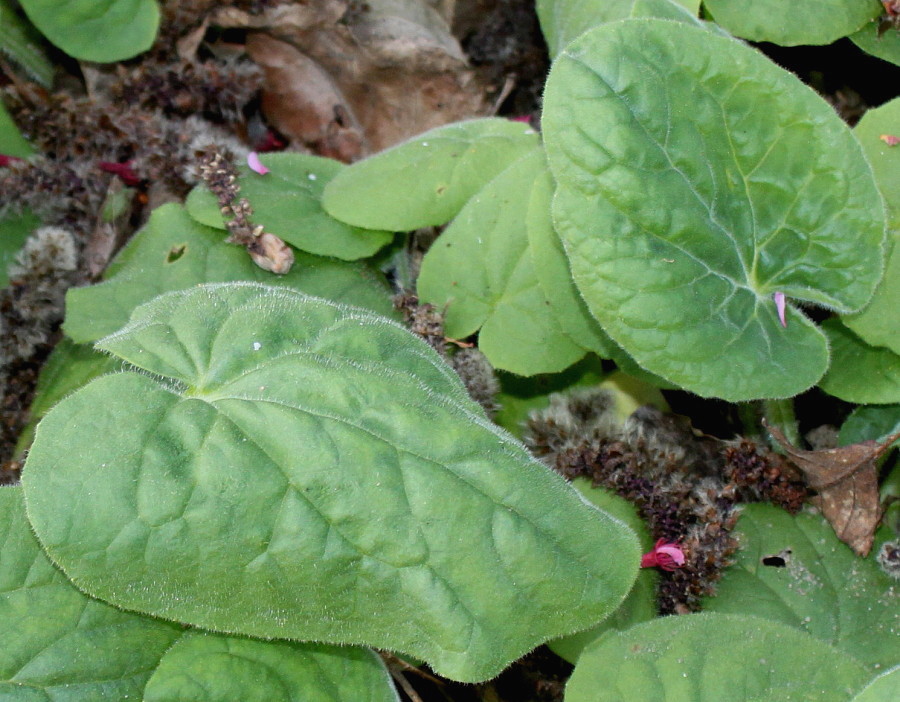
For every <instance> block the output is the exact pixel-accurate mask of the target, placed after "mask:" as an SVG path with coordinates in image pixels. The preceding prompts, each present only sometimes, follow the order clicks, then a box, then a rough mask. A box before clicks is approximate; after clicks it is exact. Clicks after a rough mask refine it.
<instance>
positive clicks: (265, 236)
mask: <svg viewBox="0 0 900 702" xmlns="http://www.w3.org/2000/svg"><path fill="white" fill-rule="evenodd" d="M247 252H248V253H249V254H250V258H252V259H253V262H254V263H255V264H256V265H257V266H259V267H260V268H262V269H263V270H264V271H270V272H272V273H275V274H277V275H284V274H285V273H288V272H289V271H290V270H291V266H293V265H294V252H293V250H292V249H291V247H290V246H288V245H287V244H285V243H284V242H283V241H282V240H281V239H280V238H279V237H277V236H275V235H274V234H269V233H268V232H263V233H262V234H260V235H259V236H258V237H256V239H255V240H254V241H252V242H250V243H249V244H247Z"/></svg>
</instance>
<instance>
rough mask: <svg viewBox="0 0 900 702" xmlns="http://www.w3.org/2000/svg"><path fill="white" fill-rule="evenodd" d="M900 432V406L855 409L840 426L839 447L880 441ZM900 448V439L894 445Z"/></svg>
mask: <svg viewBox="0 0 900 702" xmlns="http://www.w3.org/2000/svg"><path fill="white" fill-rule="evenodd" d="M898 431H900V404H897V405H880V406H879V405H870V406H867V407H857V408H856V409H855V410H853V411H852V412H851V413H850V416H849V417H847V419H846V420H845V421H844V423H843V424H842V425H841V434H840V437H839V439H838V443H839V444H840V445H841V446H848V445H849V444H858V443H860V442H862V441H882V440H883V439H886V438H887V437H889V436H891V435H892V434H896V433H897V432H898ZM894 445H895V446H900V439H897V441H896V442H895V444H894Z"/></svg>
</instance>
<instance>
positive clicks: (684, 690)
mask: <svg viewBox="0 0 900 702" xmlns="http://www.w3.org/2000/svg"><path fill="white" fill-rule="evenodd" d="M868 678H869V674H868V673H867V671H866V669H865V668H864V667H863V666H862V665H860V664H859V663H857V662H856V661H855V660H853V659H852V658H850V657H848V656H846V655H845V654H844V653H842V652H840V651H838V650H836V649H834V648H832V647H831V646H829V645H827V644H825V643H823V642H821V641H819V640H818V639H814V638H813V637H812V636H810V635H809V634H806V633H804V632H802V631H797V630H796V629H794V628H792V627H788V626H785V625H784V624H780V623H777V622H770V621H766V620H765V619H758V618H757V617H746V616H738V615H730V614H712V613H709V614H707V613H703V614H691V615H685V616H680V617H662V618H660V619H655V620H653V621H651V622H647V623H645V624H638V625H637V626H634V627H632V628H631V629H626V630H625V631H621V632H610V633H608V634H606V635H605V636H603V637H602V638H601V639H599V640H598V641H596V642H595V643H593V644H592V645H590V646H588V647H587V648H586V649H585V650H584V653H582V654H581V658H579V659H578V665H576V666H575V671H574V672H573V673H572V677H571V678H570V679H569V684H568V685H567V686H566V702H634V701H635V700H653V702H688V701H691V702H693V701H694V700H715V701H716V702H757V701H761V700H772V701H773V702H774V701H775V700H792V701H794V702H847V700H849V699H850V697H851V696H852V694H853V692H854V691H856V690H859V689H860V688H861V687H862V686H863V685H864V684H865V682H866V681H867V680H868Z"/></svg>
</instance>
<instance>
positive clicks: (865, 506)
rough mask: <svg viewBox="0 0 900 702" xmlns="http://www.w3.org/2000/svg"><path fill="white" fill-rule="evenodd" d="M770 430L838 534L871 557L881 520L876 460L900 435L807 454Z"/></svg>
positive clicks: (859, 553)
mask: <svg viewBox="0 0 900 702" xmlns="http://www.w3.org/2000/svg"><path fill="white" fill-rule="evenodd" d="M768 430H769V431H770V432H772V436H774V437H775V439H776V440H777V441H778V443H779V444H781V446H782V447H783V448H784V450H785V452H786V453H787V455H788V457H789V458H790V460H791V462H792V463H793V464H794V465H795V466H797V468H799V469H800V470H801V471H802V472H803V474H804V476H806V480H807V481H808V482H809V486H810V487H811V488H813V489H814V490H816V491H817V492H818V493H819V495H818V497H817V498H816V500H815V502H816V504H817V505H818V507H819V508H820V509H821V510H822V514H823V516H824V517H825V519H827V520H828V522H829V523H830V524H831V526H832V528H833V529H834V533H835V534H837V536H838V538H839V539H840V540H841V541H843V542H844V543H846V544H847V545H848V546H850V548H852V549H853V550H854V551H855V552H856V553H857V554H858V555H860V556H865V555H867V554H868V553H869V551H870V550H871V549H872V542H873V541H874V539H875V528H876V527H877V526H878V521H879V519H880V518H881V508H880V504H879V499H878V470H877V467H876V465H875V461H876V460H878V458H879V457H880V456H881V455H882V454H884V453H885V452H886V451H887V450H888V449H889V448H890V447H891V444H892V443H893V442H894V441H896V440H897V439H898V438H900V432H897V433H896V434H893V435H892V436H889V437H887V438H886V439H885V440H884V441H882V442H878V441H863V442H861V443H858V444H851V445H849V446H839V447H838V448H833V449H824V450H821V451H803V450H801V449H798V448H796V447H794V446H791V444H789V443H788V441H787V439H785V437H784V434H782V433H781V431H779V430H778V428H777V427H774V426H769V427H768Z"/></svg>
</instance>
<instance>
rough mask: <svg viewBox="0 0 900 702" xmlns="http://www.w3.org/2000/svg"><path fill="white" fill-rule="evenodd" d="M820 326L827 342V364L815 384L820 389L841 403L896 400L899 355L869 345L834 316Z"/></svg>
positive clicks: (899, 391)
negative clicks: (840, 400) (827, 367)
mask: <svg viewBox="0 0 900 702" xmlns="http://www.w3.org/2000/svg"><path fill="white" fill-rule="evenodd" d="M895 307H896V304H895ZM822 329H824V330H825V333H826V334H827V335H828V341H829V343H830V345H831V367H830V368H829V369H828V372H827V373H826V374H825V377H824V378H822V380H821V382H820V383H819V387H821V388H822V390H824V391H825V392H827V393H828V394H829V395H834V397H838V398H840V399H842V400H844V401H845V402H858V403H859V404H878V405H881V404H890V403H896V402H900V355H898V354H896V353H894V352H893V351H891V350H890V349H886V348H884V347H881V346H870V345H869V344H867V343H866V342H865V341H863V340H862V339H860V338H859V337H858V336H856V334H854V333H853V332H852V331H850V330H849V329H847V327H845V326H844V325H843V324H841V322H840V320H838V319H829V320H826V321H825V322H824V323H823V324H822Z"/></svg>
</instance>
